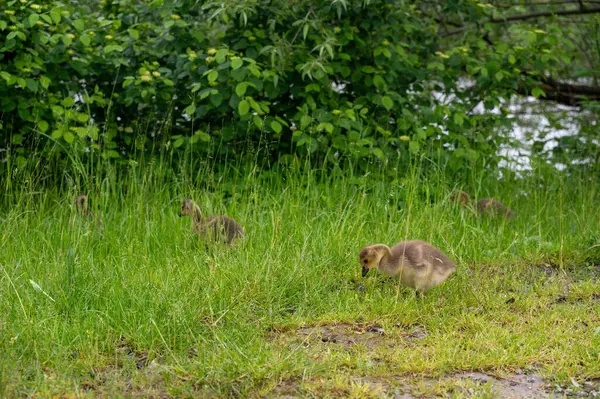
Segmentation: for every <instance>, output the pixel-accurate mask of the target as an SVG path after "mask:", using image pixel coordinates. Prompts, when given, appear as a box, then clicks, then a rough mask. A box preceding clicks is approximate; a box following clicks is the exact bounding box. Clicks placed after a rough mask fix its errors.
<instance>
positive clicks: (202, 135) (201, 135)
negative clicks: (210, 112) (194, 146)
mask: <svg viewBox="0 0 600 399" xmlns="http://www.w3.org/2000/svg"><path fill="white" fill-rule="evenodd" d="M192 138H195V139H196V141H198V140H200V141H204V142H205V143H208V142H209V141H210V138H211V137H210V134H208V133H206V132H203V131H202V130H196V132H195V133H194V136H193V137H192ZM190 141H191V140H190ZM196 141H194V142H196Z"/></svg>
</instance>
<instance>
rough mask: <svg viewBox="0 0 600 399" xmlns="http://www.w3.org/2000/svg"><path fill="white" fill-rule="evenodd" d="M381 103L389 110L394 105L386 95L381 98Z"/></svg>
mask: <svg viewBox="0 0 600 399" xmlns="http://www.w3.org/2000/svg"><path fill="white" fill-rule="evenodd" d="M381 104H382V105H383V106H384V107H385V109H387V110H388V111H389V110H391V109H392V108H393V107H394V100H392V99H391V98H390V97H388V96H383V97H382V98H381Z"/></svg>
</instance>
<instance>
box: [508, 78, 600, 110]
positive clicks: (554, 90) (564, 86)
mask: <svg viewBox="0 0 600 399" xmlns="http://www.w3.org/2000/svg"><path fill="white" fill-rule="evenodd" d="M539 87H540V89H542V90H544V92H545V93H546V96H545V97H539V99H540V100H546V101H554V102H557V103H559V104H564V105H570V106H573V107H578V106H581V105H582V104H583V103H585V102H587V101H600V87H598V86H584V85H576V84H570V83H563V82H558V81H556V80H554V79H552V78H542V79H540V86H539ZM517 93H519V94H521V95H525V96H529V95H531V90H530V88H529V87H526V86H524V85H520V86H519V87H518V88H517Z"/></svg>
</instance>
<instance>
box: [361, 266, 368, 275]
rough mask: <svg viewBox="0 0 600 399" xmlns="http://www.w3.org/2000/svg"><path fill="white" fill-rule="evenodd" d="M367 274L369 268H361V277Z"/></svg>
mask: <svg viewBox="0 0 600 399" xmlns="http://www.w3.org/2000/svg"><path fill="white" fill-rule="evenodd" d="M367 273H369V268H368V267H366V266H363V267H362V276H363V277H365V276H366V275H367Z"/></svg>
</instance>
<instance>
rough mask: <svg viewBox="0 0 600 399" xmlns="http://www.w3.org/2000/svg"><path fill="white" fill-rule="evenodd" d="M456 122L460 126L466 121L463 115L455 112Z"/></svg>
mask: <svg viewBox="0 0 600 399" xmlns="http://www.w3.org/2000/svg"><path fill="white" fill-rule="evenodd" d="M454 123H456V124H457V125H458V126H462V124H463V123H464V118H463V116H462V115H461V114H459V113H456V114H454Z"/></svg>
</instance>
